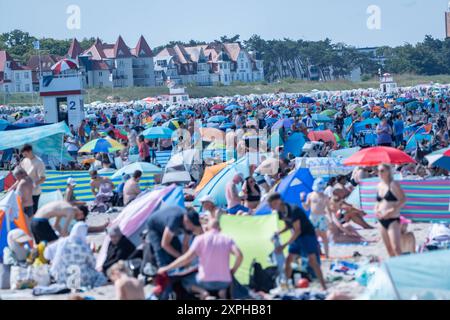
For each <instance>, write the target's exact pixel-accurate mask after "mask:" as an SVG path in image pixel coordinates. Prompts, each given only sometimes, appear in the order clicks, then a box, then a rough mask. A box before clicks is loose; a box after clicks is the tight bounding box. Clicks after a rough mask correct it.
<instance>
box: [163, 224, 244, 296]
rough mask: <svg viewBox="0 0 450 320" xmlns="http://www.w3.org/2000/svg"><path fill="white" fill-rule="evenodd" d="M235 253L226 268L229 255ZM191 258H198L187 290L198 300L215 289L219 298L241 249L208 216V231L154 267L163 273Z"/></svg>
mask: <svg viewBox="0 0 450 320" xmlns="http://www.w3.org/2000/svg"><path fill="white" fill-rule="evenodd" d="M231 254H233V255H234V256H236V261H235V263H234V266H233V268H232V269H231V270H230V255H231ZM195 257H198V258H199V266H198V274H197V277H196V283H195V284H193V285H192V287H191V290H192V291H193V292H196V293H199V294H200V296H201V298H202V299H207V298H208V297H209V296H210V293H209V292H210V291H218V292H219V297H220V298H222V299H225V298H226V291H227V289H228V288H229V287H230V285H231V282H232V276H233V274H234V273H235V272H236V271H237V269H238V268H239V266H240V265H241V263H242V259H243V256H242V252H241V250H240V249H239V248H238V246H237V245H236V244H235V243H234V241H233V239H231V238H230V237H228V236H226V235H224V234H222V233H221V232H220V227H219V223H218V221H217V220H215V219H211V220H210V222H209V224H208V231H207V232H206V233H204V234H202V235H200V236H197V237H196V238H195V239H194V242H193V243H192V245H191V247H190V248H189V250H188V251H187V252H186V253H185V254H184V255H182V256H181V257H179V258H178V259H177V260H175V261H174V262H172V263H171V264H169V265H168V266H166V267H162V268H160V269H159V270H158V273H159V274H164V273H166V272H168V271H170V270H172V269H176V268H179V267H184V266H187V265H189V264H190V263H191V262H192V261H193V260H194V258H195Z"/></svg>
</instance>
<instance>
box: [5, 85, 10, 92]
mask: <svg viewBox="0 0 450 320" xmlns="http://www.w3.org/2000/svg"><path fill="white" fill-rule="evenodd" d="M5 92H9V86H8V85H6V84H5Z"/></svg>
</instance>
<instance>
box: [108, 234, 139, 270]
mask: <svg viewBox="0 0 450 320" xmlns="http://www.w3.org/2000/svg"><path fill="white" fill-rule="evenodd" d="M108 235H109V239H110V240H111V242H110V244H109V246H108V251H107V253H106V259H105V262H104V263H103V272H104V273H106V272H107V271H108V269H109V268H110V267H111V266H113V265H114V264H115V263H117V262H119V261H120V260H127V259H128V258H129V257H130V256H131V255H132V254H133V253H134V251H135V250H136V247H135V246H134V244H133V243H132V242H131V241H130V240H129V239H128V238H127V237H125V236H124V235H123V234H122V232H121V231H120V228H119V227H118V226H116V227H113V228H111V229H109V230H108Z"/></svg>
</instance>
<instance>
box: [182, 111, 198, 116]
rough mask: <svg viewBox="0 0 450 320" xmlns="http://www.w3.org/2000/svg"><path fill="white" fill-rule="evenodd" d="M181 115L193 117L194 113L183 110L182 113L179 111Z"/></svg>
mask: <svg viewBox="0 0 450 320" xmlns="http://www.w3.org/2000/svg"><path fill="white" fill-rule="evenodd" d="M181 115H182V116H186V115H190V116H195V112H194V111H192V110H183V111H181Z"/></svg>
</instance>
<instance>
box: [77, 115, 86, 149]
mask: <svg viewBox="0 0 450 320" xmlns="http://www.w3.org/2000/svg"><path fill="white" fill-rule="evenodd" d="M78 137H79V138H80V142H81V143H82V144H85V143H86V120H84V119H83V120H81V123H80V126H79V127H78Z"/></svg>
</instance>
